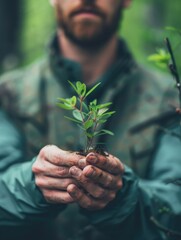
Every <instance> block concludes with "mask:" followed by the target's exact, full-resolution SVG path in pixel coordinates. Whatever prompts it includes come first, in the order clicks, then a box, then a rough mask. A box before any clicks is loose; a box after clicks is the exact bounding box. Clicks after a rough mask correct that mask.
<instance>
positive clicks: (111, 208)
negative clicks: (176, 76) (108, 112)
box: [0, 40, 181, 240]
mask: <svg viewBox="0 0 181 240" xmlns="http://www.w3.org/2000/svg"><path fill="white" fill-rule="evenodd" d="M58 52H59V49H58V46H57V42H56V40H55V41H54V42H53V44H52V46H51V47H50V52H49V57H48V58H45V59H44V60H42V61H39V62H37V63H35V64H33V65H32V66H31V67H28V68H27V69H24V70H23V71H17V72H13V73H9V74H6V75H5V76H3V77H2V78H1V85H0V100H1V106H2V108H3V109H5V110H6V111H7V113H8V114H9V117H10V118H11V121H12V122H13V124H14V125H15V126H16V128H17V129H18V131H19V132H20V136H23V137H24V140H23V143H24V146H25V147H24V148H23V149H24V150H20V153H19V154H20V155H21V159H22V161H27V162H25V163H21V164H19V165H17V166H18V167H17V166H15V165H13V166H11V167H10V168H9V169H8V170H6V171H4V172H3V174H2V175H4V178H6V181H5V180H4V182H3V184H4V185H6V187H7V186H8V182H9V180H8V179H9V178H11V181H13V182H12V185H9V186H8V187H7V189H10V192H11V195H14V194H15V195H16V198H15V199H12V201H13V202H12V203H11V201H10V203H11V204H14V203H15V202H16V201H17V200H18V203H19V204H17V205H11V204H9V203H8V204H5V205H6V206H5V207H4V209H8V213H9V215H10V216H11V217H6V215H4V217H2V218H4V220H3V219H2V220H1V221H0V224H1V225H9V224H13V225H17V224H20V225H23V224H25V223H29V222H30V221H31V222H41V221H44V219H45V216H46V219H51V217H52V216H54V214H55V212H57V213H58V212H60V214H59V216H58V218H57V219H56V225H58V235H59V236H61V237H60V239H88V237H89V238H90V239H94V240H95V239H99V240H100V239H110V238H113V237H115V238H117V239H125V240H129V239H132V240H137V239H139V240H141V239H150V240H151V239H159V240H160V239H167V238H166V237H165V233H163V231H161V230H160V229H159V227H158V226H160V225H161V226H162V227H161V228H164V229H170V230H171V231H175V232H179V231H180V229H181V188H180V187H179V186H177V185H173V184H166V182H167V181H169V180H171V179H175V178H180V177H181V168H180V164H181V158H179V156H180V154H181V148H180V140H178V139H177V138H176V137H174V136H171V135H167V134H165V135H163V136H162V134H161V133H160V131H158V129H159V128H158V126H159V125H161V127H167V126H169V127H170V126H171V127H172V126H174V123H172V122H174V121H172V117H170V116H174V115H175V114H173V113H170V108H169V105H170V104H177V103H175V98H176V96H177V95H176V94H177V92H176V91H174V89H173V83H172V82H171V81H170V79H169V78H168V77H166V76H164V77H163V76H160V75H158V74H153V73H152V72H150V71H146V70H144V69H143V68H142V67H140V66H138V65H137V64H136V63H135V61H134V59H133V58H132V56H131V54H130V53H129V51H128V50H127V47H126V45H125V44H124V42H123V41H120V44H119V48H118V54H117V55H118V57H117V62H116V63H115V64H114V65H113V66H112V67H111V68H110V69H108V70H107V72H106V73H105V74H104V76H102V77H101V78H100V79H98V81H101V82H102V84H101V85H100V87H99V88H98V89H97V91H96V92H95V93H94V96H92V99H93V98H97V99H98V101H99V102H100V103H104V102H105V101H106V102H107V101H111V102H113V106H112V108H113V109H114V110H116V114H115V115H114V116H113V117H112V118H111V120H110V121H109V124H108V125H107V126H103V127H106V128H107V129H110V130H111V131H113V132H114V133H115V136H114V137H112V136H107V137H106V138H104V139H102V138H101V139H97V140H96V141H97V142H102V141H104V142H105V148H106V149H107V151H108V152H110V153H112V154H113V155H115V156H117V157H118V158H119V159H120V160H121V161H122V162H123V163H124V164H125V166H126V171H125V174H124V176H123V183H124V184H123V189H121V190H120V191H119V192H118V194H117V197H116V199H115V200H114V201H113V202H112V203H110V204H109V205H108V206H107V207H106V208H105V209H103V210H101V211H96V212H89V211H86V210H83V209H79V208H78V207H77V206H76V205H70V206H67V208H66V209H65V210H63V209H64V206H55V208H53V207H52V206H51V205H48V204H47V203H45V202H44V200H43V197H42V196H41V194H40V193H39V191H38V189H36V187H35V185H34V182H33V175H32V173H31V165H32V162H31V159H32V158H33V157H35V156H36V155H37V154H38V152H39V150H40V149H41V147H43V146H45V145H46V144H55V145H57V146H59V147H60V148H63V149H67V150H75V151H77V150H80V149H81V148H82V145H83V140H82V138H81V133H80V130H79V129H77V127H76V125H74V124H73V123H71V122H68V121H67V120H65V118H64V115H65V114H66V115H67V113H65V111H64V110H63V109H58V108H57V107H56V101H57V98H58V97H70V96H71V95H72V89H71V88H70V86H69V84H68V82H67V80H71V81H72V82H75V81H78V80H79V81H81V76H82V72H81V66H80V65H79V64H78V63H75V62H72V61H71V60H68V59H64V58H63V57H61V56H60V55H59V54H58ZM89 100H91V99H89ZM168 111H169V112H168ZM155 117H156V118H155ZM150 119H151V120H150ZM140 124H141V125H140ZM174 130H175V131H179V130H178V129H177V127H174ZM15 139H16V140H17V142H20V143H17V144H21V142H22V141H21V137H18V138H17V137H15ZM95 144H96V143H95ZM10 145H11V143H10ZM16 150H17V149H16ZM21 151H25V152H26V154H24V153H23V152H21ZM1 161H2V162H4V157H3V156H2V158H1ZM13 161H16V160H13ZM131 169H132V170H131ZM19 183H20V184H19ZM17 185H18V189H19V191H18V192H16V191H15V189H16V186H17ZM8 191H9V190H8ZM10 192H7V193H6V192H5V193H6V196H7V198H8V199H9V195H10ZM5 193H4V194H5ZM30 195H31V197H30ZM19 199H21V200H20V201H19ZM23 202H24V204H21V203H23ZM0 207H1V206H0ZM61 207H62V209H61ZM55 209H56V210H57V211H55ZM3 211H4V210H3ZM5 211H7V210H5ZM2 216H3V215H2ZM6 219H7V220H6ZM70 226H71V229H70Z"/></svg>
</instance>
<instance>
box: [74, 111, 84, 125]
mask: <svg viewBox="0 0 181 240" xmlns="http://www.w3.org/2000/svg"><path fill="white" fill-rule="evenodd" d="M72 114H73V116H74V118H75V119H77V120H79V121H81V122H83V119H82V115H81V113H80V111H78V110H74V111H73V113H72Z"/></svg>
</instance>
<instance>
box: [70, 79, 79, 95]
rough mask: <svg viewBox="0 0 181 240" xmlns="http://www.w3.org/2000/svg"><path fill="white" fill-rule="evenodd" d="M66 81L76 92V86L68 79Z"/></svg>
mask: <svg viewBox="0 0 181 240" xmlns="http://www.w3.org/2000/svg"><path fill="white" fill-rule="evenodd" d="M68 82H69V84H70V85H71V86H72V88H73V89H74V90H75V91H76V93H77V94H78V91H77V88H76V87H75V85H74V84H73V83H72V82H71V81H68Z"/></svg>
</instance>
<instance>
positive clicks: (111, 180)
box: [104, 175, 113, 187]
mask: <svg viewBox="0 0 181 240" xmlns="http://www.w3.org/2000/svg"><path fill="white" fill-rule="evenodd" d="M104 184H105V187H110V186H112V185H113V177H112V176H111V175H107V179H106V181H105V182H104Z"/></svg>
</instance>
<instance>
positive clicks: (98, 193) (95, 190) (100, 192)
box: [70, 166, 115, 200]
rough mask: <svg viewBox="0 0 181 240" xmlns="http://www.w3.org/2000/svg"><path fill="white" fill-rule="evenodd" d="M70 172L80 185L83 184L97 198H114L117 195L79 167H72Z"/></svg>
mask: <svg viewBox="0 0 181 240" xmlns="http://www.w3.org/2000/svg"><path fill="white" fill-rule="evenodd" d="M70 173H71V175H72V177H74V178H75V179H76V181H77V182H78V184H79V186H81V187H82V188H83V189H84V190H85V191H86V192H87V193H89V194H90V195H91V196H92V197H93V198H95V199H106V200H112V199H113V198H114V197H115V193H112V192H111V191H110V190H109V189H105V188H102V187H101V186H99V185H98V184H97V183H95V182H93V181H91V180H90V179H88V178H87V177H86V176H85V175H84V174H83V172H82V170H81V169H79V168H77V167H75V166H74V167H71V168H70Z"/></svg>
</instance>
